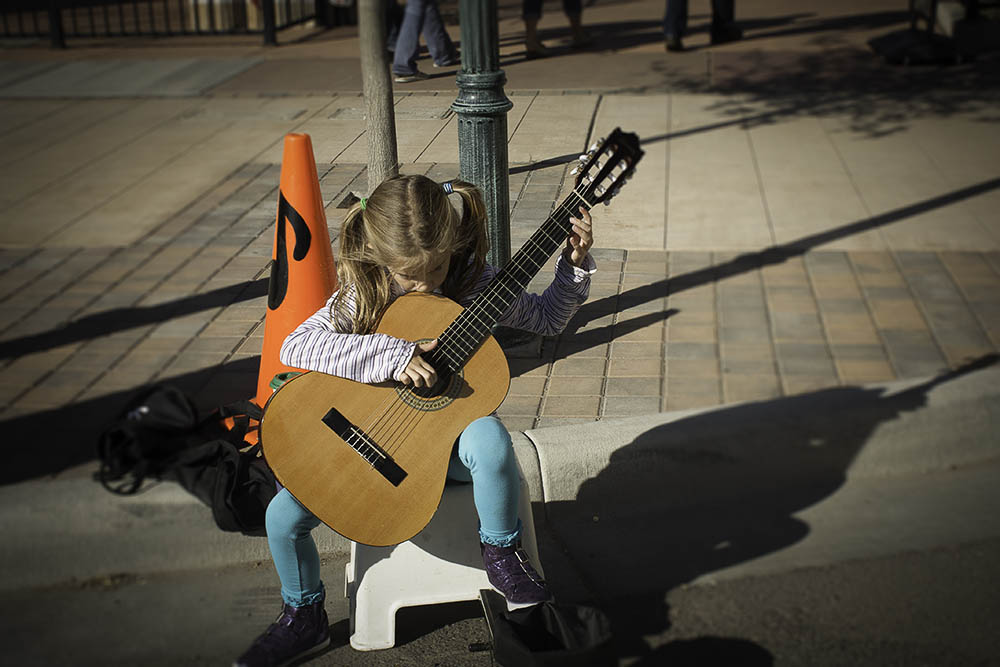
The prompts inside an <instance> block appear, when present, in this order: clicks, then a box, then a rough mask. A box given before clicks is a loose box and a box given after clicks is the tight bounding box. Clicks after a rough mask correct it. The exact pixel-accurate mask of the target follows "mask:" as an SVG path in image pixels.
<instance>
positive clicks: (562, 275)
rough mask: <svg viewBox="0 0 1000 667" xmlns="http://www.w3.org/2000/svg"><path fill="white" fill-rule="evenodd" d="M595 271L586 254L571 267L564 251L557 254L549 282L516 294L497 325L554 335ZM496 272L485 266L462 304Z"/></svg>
mask: <svg viewBox="0 0 1000 667" xmlns="http://www.w3.org/2000/svg"><path fill="white" fill-rule="evenodd" d="M596 270H597V266H596V264H595V263H594V260H593V258H591V257H590V256H589V255H588V256H587V257H586V258H585V259H584V260H583V266H582V267H576V266H573V265H572V264H571V263H570V262H569V261H567V259H566V255H565V254H563V255H560V256H559V258H558V259H557V260H556V267H555V277H554V279H553V280H552V284H550V285H549V286H548V287H547V288H546V289H545V291H544V292H542V293H541V294H530V293H528V292H522V293H521V294H519V295H518V296H517V298H516V299H515V300H514V303H513V304H511V307H510V308H508V309H507V312H506V313H504V314H503V315H502V316H501V317H500V319H499V320H498V324H502V325H504V326H507V327H511V328H514V329H523V330H525V331H531V332H534V333H538V334H542V335H544V336H554V335H555V334H558V333H559V332H561V331H562V330H563V329H564V328H566V323H567V322H569V320H570V318H571V317H573V314H574V313H576V311H577V310H578V309H579V308H580V306H581V305H582V304H583V302H584V301H586V300H587V297H588V296H589V295H590V276H591V274H592V273H594V272H595V271H596ZM496 273H497V269H496V268H494V267H492V266H487V267H486V270H485V271H484V272H483V275H482V276H481V277H480V279H479V281H478V284H477V285H476V287H475V288H474V289H473V290H472V291H471V293H470V294H469V296H467V297H466V298H465V299H463V300H462V305H463V306H468V305H469V304H470V303H471V302H472V300H473V299H474V298H475V297H476V296H477V295H478V294H479V292H481V291H482V290H483V289H485V287H486V285H488V284H489V282H490V280H492V279H493V276H495V275H496Z"/></svg>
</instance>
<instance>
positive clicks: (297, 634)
mask: <svg viewBox="0 0 1000 667" xmlns="http://www.w3.org/2000/svg"><path fill="white" fill-rule="evenodd" d="M329 644H330V621H329V619H327V616H326V608H325V607H324V600H319V601H318V602H314V603H313V604H310V605H306V606H304V607H293V606H292V605H290V604H285V605H284V607H283V608H282V609H281V615H280V616H278V618H277V619H275V621H274V623H272V624H271V625H270V627H268V629H267V630H265V631H264V634H262V635H261V636H260V637H257V639H256V640H254V643H253V644H251V645H250V648H248V649H247V651H246V653H244V654H243V655H241V656H240V657H239V658H237V660H236V662H234V663H233V667H277V666H278V665H287V664H289V663H291V662H292V661H294V660H298V659H299V658H305V657H307V656H310V655H313V654H315V653H319V652H320V651H322V650H323V649H325V648H326V647H327V646H329Z"/></svg>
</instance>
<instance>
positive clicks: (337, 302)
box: [331, 176, 488, 333]
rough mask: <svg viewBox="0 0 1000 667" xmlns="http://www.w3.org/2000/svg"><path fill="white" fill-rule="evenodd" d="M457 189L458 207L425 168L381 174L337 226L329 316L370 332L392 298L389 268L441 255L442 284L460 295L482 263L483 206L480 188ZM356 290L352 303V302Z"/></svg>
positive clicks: (403, 268) (424, 263) (459, 184)
mask: <svg viewBox="0 0 1000 667" xmlns="http://www.w3.org/2000/svg"><path fill="white" fill-rule="evenodd" d="M451 183H452V189H453V191H454V192H455V193H456V194H459V195H461V197H462V204H463V206H462V213H461V215H460V214H459V213H458V211H456V210H455V207H453V206H452V205H451V202H449V201H448V196H447V195H446V194H445V192H444V189H443V188H442V186H441V184H440V183H436V182H435V181H432V180H431V179H429V178H427V177H426V176H396V177H394V178H390V179H387V180H385V181H383V182H382V183H381V184H380V185H379V186H378V187H377V188H375V191H374V192H372V194H371V196H370V197H368V199H367V200H366V201H365V202H364V206H362V205H361V203H360V202H359V203H358V204H355V205H354V206H353V207H352V208H351V210H350V211H348V212H347V216H346V217H345V219H344V224H343V227H342V228H341V232H340V256H339V259H338V263H337V277H338V280H339V283H340V287H339V291H338V292H337V296H336V298H335V299H334V301H333V304H332V312H331V317H333V318H334V321H335V322H340V323H343V324H344V325H346V324H347V323H348V322H350V329H351V332H352V333H370V332H371V331H372V330H373V329H374V328H375V325H376V324H377V323H378V319H379V317H380V316H381V314H382V311H383V310H385V308H386V306H388V305H389V300H390V298H391V289H392V282H391V281H392V276H391V275H390V274H389V270H388V268H387V267H389V266H391V267H392V268H393V269H394V270H396V271H399V272H402V273H406V272H407V271H408V270H413V271H417V270H420V269H422V268H426V267H428V266H429V264H430V262H431V260H432V259H433V258H434V257H436V256H440V255H447V256H448V257H450V259H451V266H450V268H449V270H448V275H447V277H446V278H445V281H444V284H443V285H442V286H441V287H442V292H443V293H444V295H445V296H447V297H449V298H451V299H454V300H458V299H459V298H461V297H462V295H463V294H464V293H465V292H467V291H468V290H469V289H470V288H471V287H472V286H473V285H474V284H475V282H476V279H477V278H478V277H479V275H480V274H481V273H482V272H483V269H484V267H485V265H486V252H487V248H488V241H487V237H486V206H485V205H484V203H483V197H482V194H481V193H480V192H479V189H478V188H476V186H474V185H472V184H471V183H466V182H465V181H458V180H456V181H452V182H451ZM352 292H353V296H354V302H355V308H354V309H353V310H351V309H350V307H349V305H350V304H349V301H348V295H349V294H351V293H352Z"/></svg>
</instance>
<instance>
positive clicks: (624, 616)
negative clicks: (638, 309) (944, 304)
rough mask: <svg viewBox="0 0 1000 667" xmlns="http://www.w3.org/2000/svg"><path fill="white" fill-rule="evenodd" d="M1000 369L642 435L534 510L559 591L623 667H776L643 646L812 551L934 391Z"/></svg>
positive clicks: (728, 652)
mask: <svg viewBox="0 0 1000 667" xmlns="http://www.w3.org/2000/svg"><path fill="white" fill-rule="evenodd" d="M996 361H997V356H996V355H990V356H987V357H983V358H981V359H979V360H977V361H975V362H973V363H971V364H969V365H967V366H964V367H962V368H960V369H958V370H955V371H951V372H948V373H944V374H942V375H940V376H938V377H935V378H933V379H931V380H929V381H927V382H925V383H922V384H919V385H917V386H915V387H912V388H910V389H907V390H905V391H901V392H898V393H891V394H890V393H887V392H886V390H885V389H882V388H862V387H837V388H832V389H825V390H821V391H816V392H813V393H809V394H804V395H799V396H791V397H785V398H779V399H774V400H769V401H763V402H758V403H746V404H739V405H734V406H731V407H722V408H718V409H713V410H709V411H706V412H701V413H697V414H693V415H691V416H689V417H685V418H681V419H678V420H676V421H673V422H669V423H665V424H663V425H661V426H657V427H655V428H653V429H650V430H648V431H646V432H644V433H641V434H640V435H639V436H638V437H636V438H635V439H634V440H633V441H632V442H631V443H629V444H628V445H626V446H624V447H622V448H620V449H618V450H617V451H615V452H613V453H612V455H611V457H610V461H609V463H608V465H607V466H606V467H605V468H604V469H603V470H602V471H601V472H600V473H599V474H597V475H596V476H594V477H592V478H590V479H588V480H586V481H584V482H583V484H582V485H581V486H580V487H579V491H578V493H577V496H576V499H575V500H571V501H556V502H549V503H545V504H544V506H541V504H539V503H536V504H535V509H534V514H535V517H536V523H537V522H538V518H539V515H543V516H544V529H543V530H544V531H545V532H546V533H548V534H549V536H550V537H551V538H554V539H550V540H542V541H541V542H540V545H539V546H540V548H541V550H542V553H541V554H540V557H541V559H542V561H543V563H545V564H546V578H547V579H548V580H549V581H550V584H551V585H552V586H553V589H554V591H555V593H556V597H557V599H563V600H574V599H576V600H578V601H579V600H587V601H590V602H592V603H596V604H597V605H598V606H600V607H601V608H602V609H603V610H604V611H605V612H607V613H608V614H609V616H610V617H611V619H612V623H613V627H614V634H615V638H616V643H617V648H618V651H619V655H621V656H644V657H643V660H642V661H641V662H640V663H636V664H665V663H664V662H663V661H665V660H666V659H667V658H670V663H669V664H682V665H684V664H718V663H712V662H711V658H712V657H713V656H714V657H723V656H729V657H730V658H733V660H734V661H729V662H727V663H723V664H746V665H764V664H770V659H769V656H770V654H769V653H768V652H767V651H766V650H764V649H763V648H762V647H760V646H757V645H756V644H753V643H752V642H746V641H744V640H738V639H727V638H718V637H712V638H707V637H706V638H700V639H701V641H698V642H670V643H668V644H666V645H665V646H662V647H660V648H659V649H658V650H657V651H655V652H652V653H651V652H650V649H649V648H648V646H647V645H646V643H645V641H644V640H643V635H648V634H654V633H661V632H663V631H665V630H667V629H669V627H670V619H669V608H668V605H667V603H666V601H665V599H666V595H667V593H668V592H669V591H671V590H673V589H674V588H676V587H678V586H679V585H681V584H684V583H686V582H690V581H692V580H694V579H696V578H697V577H699V576H701V575H703V574H706V573H709V572H713V571H717V570H721V569H723V568H726V567H728V566H731V565H735V564H737V563H742V562H745V561H748V560H751V559H753V558H756V557H759V556H762V555H764V554H768V553H771V552H774V551H777V550H779V549H782V548H784V547H787V546H789V545H791V544H794V543H796V542H798V541H799V540H801V539H803V538H804V537H805V536H806V535H807V534H808V533H809V531H810V528H809V526H808V525H807V524H806V523H804V522H803V521H801V520H799V519H797V518H796V517H795V514H796V513H797V512H799V511H801V510H802V509H803V508H806V507H809V506H810V505H814V504H816V503H818V502H820V501H822V500H824V499H825V498H827V497H829V496H831V495H832V494H834V493H835V492H836V491H837V490H838V489H839V488H840V487H841V486H842V485H843V484H844V482H845V479H846V473H847V470H848V468H849V466H850V465H851V462H852V461H853V460H854V459H855V457H856V456H857V455H858V453H859V452H860V451H861V450H862V448H863V447H864V446H865V443H866V442H867V441H868V439H869V437H870V436H871V435H872V433H873V431H874V430H875V429H876V428H877V427H878V426H879V425H880V424H883V423H885V422H888V421H891V420H893V419H896V418H897V417H898V416H899V415H900V414H901V413H904V412H909V411H913V410H916V409H918V408H920V407H921V406H923V405H925V403H926V400H927V393H928V391H929V390H930V389H931V388H932V387H934V386H936V385H938V384H940V383H943V382H947V381H949V380H951V379H953V378H955V377H957V376H959V375H962V374H965V373H968V372H970V371H973V370H976V369H980V368H984V367H987V366H990V365H992V364H994V363H995V362H996ZM550 563H551V565H550ZM682 644H683V645H682Z"/></svg>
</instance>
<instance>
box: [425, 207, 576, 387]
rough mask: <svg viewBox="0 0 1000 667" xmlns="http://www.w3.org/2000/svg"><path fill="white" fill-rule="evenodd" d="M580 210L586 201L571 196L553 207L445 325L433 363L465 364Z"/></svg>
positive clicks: (526, 284)
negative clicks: (524, 240) (508, 259)
mask: <svg viewBox="0 0 1000 667" xmlns="http://www.w3.org/2000/svg"><path fill="white" fill-rule="evenodd" d="M580 206H583V207H585V208H588V209H589V208H590V204H589V203H588V202H587V200H586V199H584V198H583V197H582V196H580V195H579V194H578V193H576V192H573V193H572V194H570V195H569V196H568V197H567V198H566V199H565V200H564V201H563V203H562V204H560V205H559V206H558V207H556V209H555V211H553V212H552V213H551V214H550V215H549V217H548V218H547V219H546V221H545V223H544V224H542V226H541V227H539V228H538V229H537V230H535V233H534V234H532V235H531V237H530V238H529V239H528V240H527V242H525V244H524V245H523V246H521V249H520V250H518V251H517V253H516V254H515V255H514V256H513V257H511V259H510V261H508V262H507V264H506V266H504V267H503V268H502V269H501V270H500V271H499V272H498V273H497V275H496V277H495V278H494V279H493V281H492V282H491V283H490V284H489V285H487V287H486V289H485V290H483V292H482V293H481V294H480V295H479V296H478V297H477V298H476V300H475V301H473V302H472V304H471V305H470V306H469V307H468V308H466V309H465V310H464V311H462V314H461V315H459V316H458V317H457V318H456V319H455V321H454V322H452V323H451V324H450V325H448V327H447V329H445V331H444V332H443V333H442V334H441V336H440V337H439V338H438V347H437V348H435V349H434V350H433V351H432V352H437V351H438V350H440V352H439V353H438V354H436V355H435V356H434V358H435V359H437V360H438V361H441V360H442V357H443V358H444V359H446V360H447V362H448V367H449V368H450V369H451V370H452V372H454V371H457V370H458V369H459V368H460V367H461V366H463V365H464V364H465V362H466V361H467V360H468V359H469V357H471V356H472V353H473V352H475V350H476V349H477V348H478V347H479V345H480V344H481V343H482V342H483V341H484V340H486V338H487V337H488V336H489V335H490V334H491V333H492V331H493V327H495V326H496V323H497V321H498V320H499V319H500V317H501V316H502V315H503V314H504V313H505V312H507V309H509V308H510V307H511V305H512V304H513V303H514V300H515V299H517V297H518V295H519V294H520V293H521V292H523V291H524V290H525V289H526V288H527V287H528V283H530V282H531V279H532V278H534V277H535V275H536V274H537V273H538V271H539V269H541V268H542V266H543V265H544V264H545V262H547V261H548V260H549V257H551V256H552V254H553V253H554V252H555V251H556V250H557V249H559V247H560V246H561V245H562V244H563V242H564V241H565V239H566V237H567V236H568V235H569V233H570V232H571V231H572V228H573V225H572V223H571V222H570V220H569V219H570V217H571V216H573V215H574V214H577V211H578V208H579V207H580Z"/></svg>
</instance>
